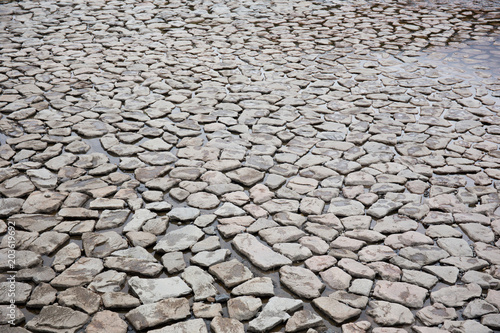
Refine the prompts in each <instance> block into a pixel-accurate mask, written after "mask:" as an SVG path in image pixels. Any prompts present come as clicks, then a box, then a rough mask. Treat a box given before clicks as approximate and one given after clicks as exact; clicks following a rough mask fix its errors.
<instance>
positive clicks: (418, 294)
mask: <svg viewBox="0 0 500 333" xmlns="http://www.w3.org/2000/svg"><path fill="white" fill-rule="evenodd" d="M373 295H374V296H375V297H377V298H381V299H383V300H385V301H390V302H395V303H400V304H403V305H405V306H407V307H411V308H421V307H423V305H424V301H425V298H426V296H427V289H425V288H422V287H418V286H416V285H414V284H409V283H405V282H390V281H384V280H380V281H377V282H375V288H374V289H373Z"/></svg>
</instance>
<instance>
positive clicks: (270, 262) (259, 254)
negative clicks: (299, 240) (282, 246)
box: [233, 234, 292, 271]
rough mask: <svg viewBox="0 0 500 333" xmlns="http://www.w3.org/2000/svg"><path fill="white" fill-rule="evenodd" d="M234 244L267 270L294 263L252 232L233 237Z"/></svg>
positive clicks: (253, 262) (256, 264)
mask: <svg viewBox="0 0 500 333" xmlns="http://www.w3.org/2000/svg"><path fill="white" fill-rule="evenodd" d="M233 246H234V247H235V248H236V249H237V250H238V251H240V252H241V253H242V254H243V255H245V256H246V257H248V259H249V260H250V261H251V262H252V264H254V265H255V266H257V267H259V268H261V269H263V270H266V271H267V270H270V269H272V268H275V267H281V266H283V265H290V264H291V263H292V261H291V260H290V259H288V258H287V257H285V256H283V255H281V254H279V253H277V252H274V251H273V250H272V249H271V248H269V247H267V246H266V245H264V244H262V243H261V242H259V241H258V239H257V238H256V237H255V236H252V235H250V234H239V235H236V237H234V239H233Z"/></svg>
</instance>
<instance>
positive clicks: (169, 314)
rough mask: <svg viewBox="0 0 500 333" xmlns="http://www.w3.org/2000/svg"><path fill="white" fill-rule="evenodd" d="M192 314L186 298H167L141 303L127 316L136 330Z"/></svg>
mask: <svg viewBox="0 0 500 333" xmlns="http://www.w3.org/2000/svg"><path fill="white" fill-rule="evenodd" d="M190 315H191V314H190V311H189V302H188V300H187V299H186V298H167V299H164V300H161V301H159V302H156V303H151V304H144V305H141V306H139V307H137V308H135V309H133V310H131V311H129V312H128V313H127V314H126V315H125V317H126V318H127V320H128V321H129V322H130V323H131V324H132V326H133V327H134V328H135V329H136V330H144V329H146V328H149V327H154V326H157V325H160V324H165V323H168V322H171V321H177V320H180V319H184V318H187V317H189V316H190Z"/></svg>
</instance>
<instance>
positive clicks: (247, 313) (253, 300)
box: [227, 296, 262, 321]
mask: <svg viewBox="0 0 500 333" xmlns="http://www.w3.org/2000/svg"><path fill="white" fill-rule="evenodd" d="M261 306H262V301H261V300H260V298H257V297H253V296H240V297H235V298H232V299H230V300H229V301H228V302H227V310H228V313H229V317H231V318H234V319H236V320H239V321H245V320H250V319H252V318H253V317H255V315H256V314H257V312H258V311H259V309H260V308H261Z"/></svg>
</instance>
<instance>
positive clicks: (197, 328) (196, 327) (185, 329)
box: [148, 319, 208, 333]
mask: <svg viewBox="0 0 500 333" xmlns="http://www.w3.org/2000/svg"><path fill="white" fill-rule="evenodd" d="M148 332H149V333H192V332H196V333H208V330H207V325H206V324H205V321H204V320H203V319H191V320H186V321H184V322H180V323H176V324H173V325H168V326H165V327H162V328H159V329H156V330H149V331H148Z"/></svg>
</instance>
